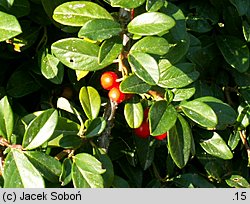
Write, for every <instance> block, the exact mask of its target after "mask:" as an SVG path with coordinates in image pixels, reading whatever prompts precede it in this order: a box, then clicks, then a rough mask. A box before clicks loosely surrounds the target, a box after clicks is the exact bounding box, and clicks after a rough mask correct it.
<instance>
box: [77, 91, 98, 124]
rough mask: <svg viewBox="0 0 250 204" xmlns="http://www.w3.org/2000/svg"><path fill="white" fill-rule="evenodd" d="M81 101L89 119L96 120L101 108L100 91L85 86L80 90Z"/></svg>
mask: <svg viewBox="0 0 250 204" xmlns="http://www.w3.org/2000/svg"><path fill="white" fill-rule="evenodd" d="M79 99H80V102H81V105H82V108H83V110H84V112H85V114H86V115H87V117H88V118H89V119H91V120H92V119H94V118H96V117H97V116H98V114H99V111H100V107H101V97H100V95H99V93H98V91H97V90H96V89H95V88H93V87H91V86H87V87H85V86H84V87H82V88H81V90H80V94H79Z"/></svg>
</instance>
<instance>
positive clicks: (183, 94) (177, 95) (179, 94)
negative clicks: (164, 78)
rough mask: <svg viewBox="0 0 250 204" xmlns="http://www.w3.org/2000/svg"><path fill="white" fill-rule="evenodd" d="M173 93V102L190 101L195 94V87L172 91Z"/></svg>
mask: <svg viewBox="0 0 250 204" xmlns="http://www.w3.org/2000/svg"><path fill="white" fill-rule="evenodd" d="M172 91H173V93H174V98H173V101H183V100H187V99H190V98H191V97H192V96H193V95H194V94H195V87H191V88H182V89H174V90H172Z"/></svg>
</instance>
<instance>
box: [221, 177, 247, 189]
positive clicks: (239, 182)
mask: <svg viewBox="0 0 250 204" xmlns="http://www.w3.org/2000/svg"><path fill="white" fill-rule="evenodd" d="M225 181H226V183H227V185H229V186H230V187H232V188H250V184H249V183H248V181H247V180H246V179H245V178H244V177H242V176H240V175H231V176H230V178H228V179H226V180H225Z"/></svg>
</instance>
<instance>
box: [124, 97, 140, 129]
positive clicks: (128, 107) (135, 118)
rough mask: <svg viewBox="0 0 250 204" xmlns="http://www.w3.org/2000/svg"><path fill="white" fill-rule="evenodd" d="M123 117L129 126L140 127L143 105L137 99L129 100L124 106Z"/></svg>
mask: <svg viewBox="0 0 250 204" xmlns="http://www.w3.org/2000/svg"><path fill="white" fill-rule="evenodd" d="M124 116H125V119H126V121H127V123H128V125H129V127H131V128H138V127H140V125H141V123H142V121H143V107H142V104H141V103H140V102H139V101H131V102H128V103H126V104H125V107H124Z"/></svg>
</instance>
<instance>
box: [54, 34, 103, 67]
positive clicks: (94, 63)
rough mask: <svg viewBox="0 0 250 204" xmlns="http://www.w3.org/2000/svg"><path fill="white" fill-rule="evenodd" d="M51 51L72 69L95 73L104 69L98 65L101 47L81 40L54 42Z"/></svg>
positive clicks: (70, 39)
mask: <svg viewBox="0 0 250 204" xmlns="http://www.w3.org/2000/svg"><path fill="white" fill-rule="evenodd" d="M51 51H52V53H53V54H54V55H55V56H56V57H57V58H58V59H59V60H60V61H61V62H62V63H63V64H65V65H66V66H68V67H69V68H71V69H75V70H84V71H95V70H98V69H102V68H103V67H104V66H100V65H99V64H98V52H99V46H98V45H96V44H93V43H90V42H87V41H85V40H82V39H79V38H66V39H62V40H59V41H57V42H54V43H53V44H52V46H51Z"/></svg>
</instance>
